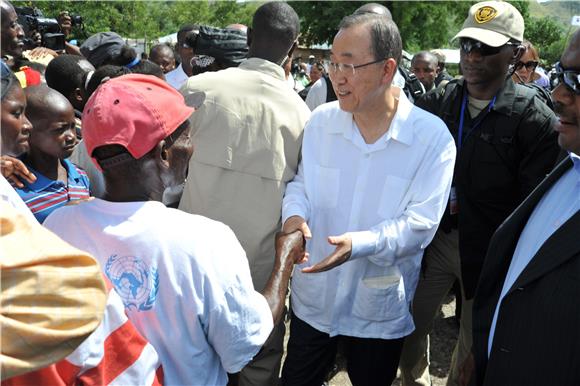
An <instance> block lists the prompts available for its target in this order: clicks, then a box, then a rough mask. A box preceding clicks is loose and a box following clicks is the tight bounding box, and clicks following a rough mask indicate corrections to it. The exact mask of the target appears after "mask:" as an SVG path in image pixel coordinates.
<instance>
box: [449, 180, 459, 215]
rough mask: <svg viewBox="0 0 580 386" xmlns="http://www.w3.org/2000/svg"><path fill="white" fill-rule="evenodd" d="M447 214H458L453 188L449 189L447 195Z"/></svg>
mask: <svg viewBox="0 0 580 386" xmlns="http://www.w3.org/2000/svg"><path fill="white" fill-rule="evenodd" d="M449 213H450V214H457V213H459V205H458V204H457V190H456V189H455V186H452V187H451V192H450V193H449Z"/></svg>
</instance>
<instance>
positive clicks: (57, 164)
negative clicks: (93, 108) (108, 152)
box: [17, 85, 90, 223]
mask: <svg viewBox="0 0 580 386" xmlns="http://www.w3.org/2000/svg"><path fill="white" fill-rule="evenodd" d="M25 93H26V99H27V102H28V110H27V115H28V118H29V119H30V121H31V123H32V127H33V129H32V131H31V134H30V138H29V144H30V150H29V151H28V153H27V154H26V155H25V156H23V157H22V158H21V159H22V161H23V162H24V163H25V165H26V166H27V167H28V168H29V169H30V171H31V172H32V173H33V174H34V175H35V176H36V178H37V179H36V181H35V182H34V183H28V182H24V187H22V188H17V192H18V194H19V195H20V197H21V198H22V199H23V200H24V202H25V203H26V205H28V207H29V208H30V210H31V211H32V213H33V214H34V216H35V217H36V219H37V220H38V221H39V222H40V223H42V222H43V221H44V219H45V218H46V217H47V216H48V215H49V214H50V213H52V211H53V210H54V209H56V208H58V207H61V206H63V205H65V204H66V203H67V202H68V201H71V200H79V199H86V198H89V196H90V194H89V179H88V177H87V175H86V173H85V172H84V171H83V170H82V169H80V168H78V167H77V166H76V165H74V164H73V163H71V162H70V161H68V160H67V159H66V158H68V157H69V156H70V155H71V154H72V152H73V150H74V148H75V146H76V144H77V138H76V133H75V115H74V110H73V107H72V105H71V104H70V102H69V101H68V100H67V99H66V98H65V97H64V96H63V95H62V94H60V93H59V92H58V91H55V90H53V89H51V88H49V87H47V86H44V85H41V86H36V87H30V88H26V89H25Z"/></svg>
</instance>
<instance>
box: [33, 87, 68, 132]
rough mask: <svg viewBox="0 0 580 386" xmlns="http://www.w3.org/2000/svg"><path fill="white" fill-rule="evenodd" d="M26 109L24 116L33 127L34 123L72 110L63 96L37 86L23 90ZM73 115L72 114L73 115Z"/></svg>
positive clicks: (50, 89)
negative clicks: (26, 104)
mask: <svg viewBox="0 0 580 386" xmlns="http://www.w3.org/2000/svg"><path fill="white" fill-rule="evenodd" d="M24 92H25V94H26V101H27V103H28V107H27V108H26V115H27V116H28V118H29V119H30V121H31V122H32V126H33V127H35V124H34V121H36V120H39V119H44V118H47V117H51V116H54V115H55V114H59V113H61V112H62V111H67V110H69V109H70V110H72V105H71V104H70V102H69V101H68V99H66V98H65V96H64V95H62V94H61V93H59V92H58V91H56V90H54V89H52V88H50V87H48V86H46V85H39V86H34V87H27V88H25V89H24ZM73 115H74V113H73Z"/></svg>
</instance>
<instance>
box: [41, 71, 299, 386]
mask: <svg viewBox="0 0 580 386" xmlns="http://www.w3.org/2000/svg"><path fill="white" fill-rule="evenodd" d="M193 111H194V109H192V108H189V107H187V106H186V105H185V102H184V100H183V97H182V96H181V94H179V93H178V92H177V90H175V89H173V88H172V87H171V86H169V85H168V84H167V83H165V82H164V81H162V80H160V79H158V78H156V77H154V76H149V75H141V74H130V75H125V76H121V77H118V78H115V79H111V80H109V81H107V82H106V83H104V84H102V85H101V86H99V88H98V90H97V91H96V92H95V94H93V95H92V97H91V98H90V99H89V101H88V102H87V104H86V106H85V109H84V112H83V135H84V137H83V138H84V140H85V145H86V147H87V152H88V154H90V155H91V157H93V159H94V160H95V163H96V165H97V166H98V167H99V168H101V169H102V170H103V176H104V178H105V186H106V189H105V190H106V193H105V195H104V197H103V199H93V200H90V201H87V202H84V203H81V204H78V205H74V206H68V207H63V208H61V209H62V210H60V211H55V212H53V214H52V215H51V216H50V217H49V218H47V220H46V222H45V223H44V225H45V226H46V227H47V228H49V229H51V230H52V231H54V232H55V233H56V234H58V235H60V236H61V237H62V238H63V239H65V240H67V241H68V242H70V243H71V244H72V245H74V246H76V247H77V248H79V249H83V250H86V251H90V252H91V253H92V254H93V255H94V256H95V257H96V258H97V260H99V262H100V263H101V268H102V270H103V271H104V274H105V276H106V277H107V279H108V280H109V282H110V283H111V284H112V286H113V287H114V288H115V290H116V291H117V292H118V294H119V295H120V296H121V298H122V300H123V303H124V305H125V310H126V312H127V315H128V317H129V319H130V320H131V321H132V322H133V324H134V325H135V327H136V328H137V330H138V331H139V332H141V333H142V334H143V335H144V336H145V337H146V338H147V339H148V340H149V342H151V344H152V345H153V346H154V347H155V349H156V350H157V352H158V353H159V356H160V358H161V362H162V365H163V373H164V379H165V383H167V384H172V385H225V384H226V383H227V381H228V377H227V374H226V372H230V373H235V372H237V371H239V370H240V369H241V368H242V367H244V366H245V365H246V363H248V362H249V361H250V360H251V359H252V358H253V357H254V356H255V355H256V354H257V353H258V352H259V350H260V349H261V347H262V345H263V344H264V343H265V342H266V340H267V339H268V337H269V335H270V332H271V331H272V327H273V324H274V323H277V322H278V321H279V320H280V319H281V318H282V314H283V311H284V300H285V294H286V289H287V285H288V280H289V277H290V273H291V271H292V265H293V263H294V261H297V260H301V259H302V253H301V251H300V246H301V244H302V240H301V239H302V237H301V236H300V235H299V234H298V233H296V234H293V235H289V236H286V235H284V236H282V237H279V238H278V239H277V241H276V242H277V245H276V246H277V248H276V254H277V255H279V256H278V257H275V256H272V258H273V259H274V260H275V263H274V270H273V273H272V274H271V275H270V278H269V280H268V283H267V284H266V286H265V288H264V290H263V291H262V293H261V294H260V293H258V292H256V291H254V287H253V285H252V280H251V277H250V269H249V267H248V261H247V258H246V255H245V253H244V251H243V249H242V247H241V246H240V244H239V242H238V241H237V240H236V238H235V236H234V234H233V232H232V231H231V230H230V229H229V228H228V227H227V226H225V225H224V224H221V223H219V222H216V221H213V220H210V219H207V218H204V217H201V216H194V215H190V214H187V213H184V212H181V211H178V210H176V209H170V208H166V207H165V206H164V205H163V204H162V203H161V202H160V201H161V198H162V196H163V192H164V190H166V189H167V188H170V187H173V186H176V185H178V184H180V183H182V182H183V180H184V178H185V174H186V170H187V164H188V162H189V158H190V157H191V154H192V152H193V146H192V143H191V140H190V136H189V121H188V118H189V116H190V115H191V113H192V112H193ZM288 241H290V243H289V242H288Z"/></svg>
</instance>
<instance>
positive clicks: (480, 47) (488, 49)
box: [459, 38, 519, 56]
mask: <svg viewBox="0 0 580 386" xmlns="http://www.w3.org/2000/svg"><path fill="white" fill-rule="evenodd" d="M518 45H519V44H517V43H512V42H507V43H506V44H504V45H503V46H499V47H492V46H488V45H487V44H484V43H482V42H480V41H478V40H474V39H469V38H461V39H459V47H460V48H461V51H463V52H465V53H466V54H469V53H470V52H471V51H477V52H478V53H479V54H480V55H481V56H491V55H496V54H499V52H500V51H501V50H502V49H503V48H504V47H505V46H518Z"/></svg>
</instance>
